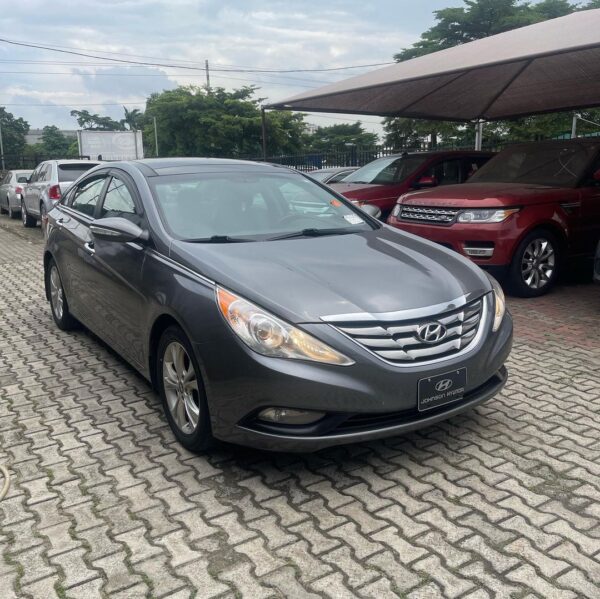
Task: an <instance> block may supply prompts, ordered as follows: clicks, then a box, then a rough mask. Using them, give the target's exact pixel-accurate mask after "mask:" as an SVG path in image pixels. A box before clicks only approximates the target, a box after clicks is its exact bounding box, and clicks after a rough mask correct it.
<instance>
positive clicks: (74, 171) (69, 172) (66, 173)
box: [58, 162, 96, 183]
mask: <svg viewBox="0 0 600 599" xmlns="http://www.w3.org/2000/svg"><path fill="white" fill-rule="evenodd" d="M94 166H96V163H95V162H90V163H89V164H59V165H58V180H59V182H61V183H63V182H65V181H75V179H78V178H79V177H81V175H83V173H85V172H86V171H89V170H90V169H91V168H92V167H94Z"/></svg>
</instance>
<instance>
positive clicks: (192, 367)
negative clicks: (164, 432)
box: [156, 326, 214, 453]
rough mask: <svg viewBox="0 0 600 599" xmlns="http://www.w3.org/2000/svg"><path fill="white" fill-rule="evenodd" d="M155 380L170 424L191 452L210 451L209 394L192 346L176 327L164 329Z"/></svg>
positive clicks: (211, 443)
mask: <svg viewBox="0 0 600 599" xmlns="http://www.w3.org/2000/svg"><path fill="white" fill-rule="evenodd" d="M156 381H157V383H158V391H159V393H160V397H161V399H162V404H163V409H164V412H165V416H166V417H167V421H168V423H169V425H170V427H171V430H172V431H173V434H174V435H175V437H177V440H178V441H179V442H180V443H181V444H182V445H183V446H184V447H185V448H186V449H188V450H189V451H193V452H195V453H200V452H203V451H206V450H207V449H209V448H210V447H211V446H212V445H213V443H214V439H213V436H212V431H211V426H210V415H209V413H208V403H207V401H206V393H205V391H204V385H203V383H202V379H201V376H200V368H199V367H198V363H197V361H196V358H195V356H194V352H193V349H192V345H191V343H190V342H189V340H188V338H187V337H186V335H185V333H184V332H183V331H182V330H181V329H180V328H179V327H177V326H171V327H169V328H168V329H166V330H165V332H164V333H163V334H162V336H161V338H160V342H159V344H158V351H157V362H156Z"/></svg>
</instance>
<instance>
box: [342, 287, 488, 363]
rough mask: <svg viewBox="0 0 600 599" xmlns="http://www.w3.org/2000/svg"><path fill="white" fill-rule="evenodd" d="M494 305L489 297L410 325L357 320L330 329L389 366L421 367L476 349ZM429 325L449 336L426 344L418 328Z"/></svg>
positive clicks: (415, 321) (409, 323)
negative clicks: (442, 328) (437, 325)
mask: <svg viewBox="0 0 600 599" xmlns="http://www.w3.org/2000/svg"><path fill="white" fill-rule="evenodd" d="M491 301H492V300H491V294H489V293H488V294H486V295H484V296H482V297H480V298H479V299H476V300H473V301H471V302H469V303H467V304H464V305H463V306H461V307H459V308H454V309H453V310H450V311H448V312H443V313H440V314H438V315H433V316H432V315H427V316H423V317H422V318H419V319H411V322H406V321H405V322H399V323H396V322H393V321H380V322H378V323H377V325H378V326H373V325H374V324H375V323H373V322H372V321H371V320H370V319H365V321H363V322H364V326H361V324H359V323H358V322H356V321H355V320H349V321H347V322H330V326H332V327H333V328H335V329H336V330H337V331H339V332H340V333H341V334H343V335H344V336H345V337H348V339H351V340H352V341H354V342H355V343H357V344H358V345H360V346H361V347H362V348H363V349H365V350H366V351H368V352H369V353H371V354H373V355H374V356H376V357H378V358H379V359H381V360H383V361H385V362H387V363H389V364H393V365H394V366H415V365H418V366H420V365H425V364H430V363H434V362H440V361H442V360H446V359H451V358H455V357H457V356H460V355H462V354H465V353H467V352H469V351H471V350H472V349H474V348H475V347H476V346H477V345H478V344H479V341H480V340H481V337H482V335H483V331H484V330H485V328H486V326H487V324H488V319H489V313H490V309H491V306H490V302H491ZM425 312H429V310H427V309H426V310H425ZM429 322H437V323H442V324H444V325H445V326H446V335H445V336H444V338H443V339H441V340H440V341H439V342H437V343H431V344H427V343H424V342H423V341H421V340H420V339H418V338H417V336H416V333H417V330H418V328H419V327H420V326H422V325H423V324H426V323H429Z"/></svg>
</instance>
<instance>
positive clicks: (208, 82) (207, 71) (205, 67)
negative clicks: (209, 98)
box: [204, 59, 218, 92]
mask: <svg viewBox="0 0 600 599" xmlns="http://www.w3.org/2000/svg"><path fill="white" fill-rule="evenodd" d="M204 70H205V71H206V91H208V92H209V91H210V71H209V69H208V59H207V60H205V61H204ZM217 79H218V77H217Z"/></svg>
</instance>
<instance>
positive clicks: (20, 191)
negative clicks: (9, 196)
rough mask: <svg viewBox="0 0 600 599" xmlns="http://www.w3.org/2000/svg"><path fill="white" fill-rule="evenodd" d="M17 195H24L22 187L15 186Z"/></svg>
mask: <svg viewBox="0 0 600 599" xmlns="http://www.w3.org/2000/svg"><path fill="white" fill-rule="evenodd" d="M15 193H23V188H22V187H21V186H20V185H15Z"/></svg>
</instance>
